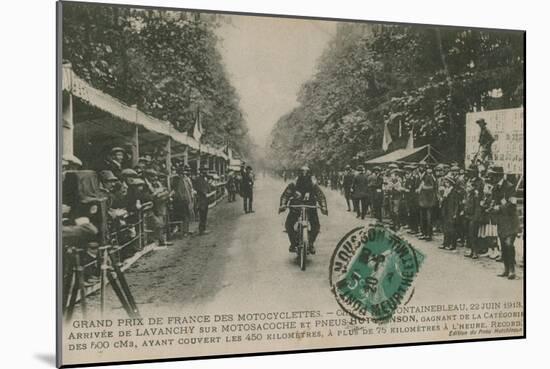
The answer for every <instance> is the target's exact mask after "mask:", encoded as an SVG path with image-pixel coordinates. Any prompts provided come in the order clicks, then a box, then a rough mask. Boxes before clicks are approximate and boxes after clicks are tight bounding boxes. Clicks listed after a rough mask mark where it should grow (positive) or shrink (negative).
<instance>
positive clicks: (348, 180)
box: [342, 165, 355, 211]
mask: <svg viewBox="0 0 550 369" xmlns="http://www.w3.org/2000/svg"><path fill="white" fill-rule="evenodd" d="M353 177H354V176H353V172H352V170H351V166H350V165H346V173H345V174H344V180H343V183H342V187H344V197H345V198H346V204H347V205H348V211H351V207H350V202H351V200H352V199H351V185H352V184H353ZM353 211H355V208H354V209H353Z"/></svg>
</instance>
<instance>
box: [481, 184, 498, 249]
mask: <svg viewBox="0 0 550 369" xmlns="http://www.w3.org/2000/svg"><path fill="white" fill-rule="evenodd" d="M481 188H482V191H481V200H480V202H479V216H478V234H477V236H478V243H479V249H480V250H482V251H483V252H482V253H481V254H480V255H479V256H489V258H491V259H497V258H498V257H499V251H498V244H497V237H498V234H497V225H496V215H495V214H494V213H493V212H492V208H493V206H494V200H493V188H494V182H492V179H491V177H490V175H489V174H487V173H486V174H485V176H484V177H483V184H482V186H481Z"/></svg>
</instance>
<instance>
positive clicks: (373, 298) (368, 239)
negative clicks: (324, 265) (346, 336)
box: [329, 224, 424, 322]
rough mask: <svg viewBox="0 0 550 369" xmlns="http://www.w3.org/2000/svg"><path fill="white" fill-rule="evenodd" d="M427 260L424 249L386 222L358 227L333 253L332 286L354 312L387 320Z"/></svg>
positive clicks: (408, 293) (407, 295) (339, 299)
mask: <svg viewBox="0 0 550 369" xmlns="http://www.w3.org/2000/svg"><path fill="white" fill-rule="evenodd" d="M423 260H424V255H423V254H422V253H420V252H419V251H418V250H416V249H414V248H413V247H412V245H411V244H410V243H409V242H407V241H406V240H404V239H403V238H401V237H400V236H399V235H397V234H396V233H395V232H393V231H391V230H390V229H387V228H385V227H384V226H383V225H380V224H377V225H375V226H372V227H357V228H354V229H352V230H351V231H350V232H348V233H347V234H346V235H345V236H344V237H343V238H342V239H341V240H340V242H338V244H337V246H336V248H335V250H334V253H333V254H332V257H331V260H330V272H329V280H330V288H331V290H332V292H333V294H334V296H335V297H336V301H337V302H338V304H339V305H340V307H341V308H342V309H343V310H344V311H346V312H347V313H349V314H350V315H351V316H353V317H355V318H358V319H367V318H368V319H371V320H374V321H376V322H384V321H387V320H389V319H391V317H392V316H393V314H394V312H395V311H396V309H397V307H398V306H399V305H401V304H402V303H405V302H407V301H408V299H409V298H410V297H411V295H412V292H413V290H414V289H413V282H414V279H415V277H416V275H417V274H418V271H419V270H420V265H421V264H422V262H423Z"/></svg>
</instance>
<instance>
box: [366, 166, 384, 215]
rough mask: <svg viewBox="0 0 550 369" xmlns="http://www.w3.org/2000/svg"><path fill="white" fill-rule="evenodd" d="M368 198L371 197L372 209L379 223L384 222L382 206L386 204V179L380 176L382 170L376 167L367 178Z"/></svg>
mask: <svg viewBox="0 0 550 369" xmlns="http://www.w3.org/2000/svg"><path fill="white" fill-rule="evenodd" d="M367 185H368V196H369V197H370V202H371V207H372V210H373V213H374V217H375V218H376V220H378V221H379V222H382V204H383V202H384V194H383V193H382V190H383V186H384V179H383V178H382V175H381V174H380V168H379V167H374V168H373V169H372V173H371V174H370V175H369V176H368V178H367Z"/></svg>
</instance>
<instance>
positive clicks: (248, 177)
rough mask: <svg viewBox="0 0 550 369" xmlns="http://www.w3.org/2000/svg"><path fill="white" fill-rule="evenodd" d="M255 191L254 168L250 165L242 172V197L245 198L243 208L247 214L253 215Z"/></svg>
mask: <svg viewBox="0 0 550 369" xmlns="http://www.w3.org/2000/svg"><path fill="white" fill-rule="evenodd" d="M253 191H254V177H253V176H252V167H251V166H250V165H248V166H247V167H246V169H245V170H244V171H243V172H242V179H241V196H242V198H243V208H244V212H245V214H248V213H253V212H254V210H252V198H253Z"/></svg>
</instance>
